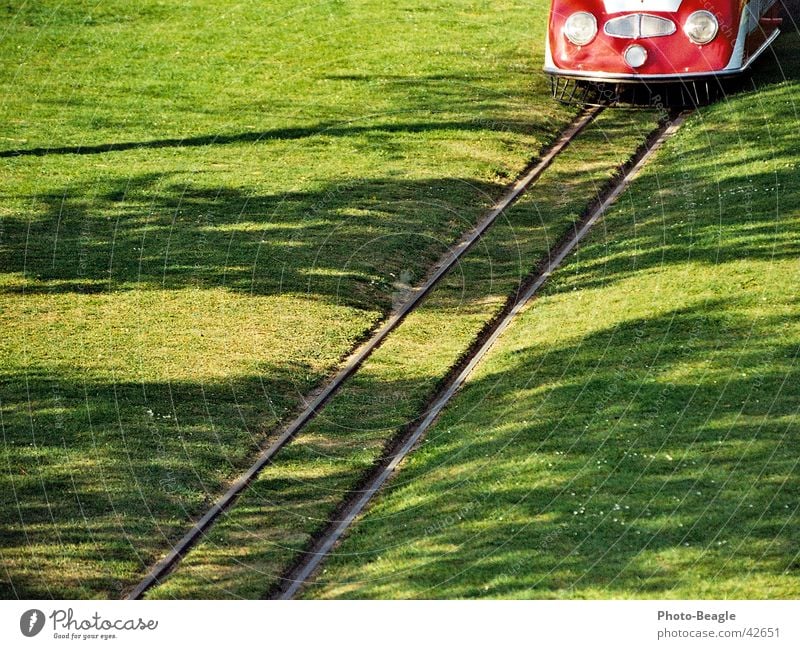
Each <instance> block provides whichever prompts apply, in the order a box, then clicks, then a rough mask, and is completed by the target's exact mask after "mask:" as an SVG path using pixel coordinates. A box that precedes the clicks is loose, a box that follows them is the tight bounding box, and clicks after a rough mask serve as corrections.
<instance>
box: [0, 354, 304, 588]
mask: <svg viewBox="0 0 800 649" xmlns="http://www.w3.org/2000/svg"><path fill="white" fill-rule="evenodd" d="M296 374H297V373H295V374H293V375H292V377H291V379H290V378H289V377H287V368H286V367H284V366H278V367H274V368H269V367H264V368H263V371H262V372H261V374H260V375H258V376H252V377H243V378H237V379H232V380H228V381H208V382H205V383H189V382H178V381H172V382H153V381H143V382H140V383H136V382H116V383H104V382H98V381H85V380H82V379H81V378H67V377H65V376H63V375H59V376H47V375H45V374H38V375H37V374H28V376H27V377H26V378H25V379H24V380H21V379H20V378H19V377H18V376H8V375H5V376H2V377H0V415H2V419H1V420H0V421H1V423H2V433H3V449H2V458H3V465H4V467H6V468H5V470H4V471H3V475H2V478H0V482H2V489H0V491H2V494H3V496H2V498H0V520H2V521H3V525H2V531H0V553H1V554H2V556H3V562H2V563H3V566H4V568H5V570H6V572H7V575H8V578H7V579H1V580H0V596H2V597H7V598H8V597H15V596H21V597H50V596H54V597H81V598H83V597H98V596H107V597H108V596H110V597H114V596H118V595H119V594H120V590H121V588H122V587H123V585H124V586H128V585H129V584H130V581H131V579H133V578H135V576H136V575H138V574H140V573H141V572H142V571H143V569H144V568H146V567H148V566H149V565H151V564H152V563H153V562H154V561H155V560H156V559H157V558H158V557H159V556H160V554H161V553H162V552H163V550H164V548H165V547H168V545H169V543H171V542H173V541H174V540H175V539H176V538H178V537H179V536H180V534H182V533H183V532H185V528H186V525H187V522H188V521H189V520H191V519H193V518H194V517H196V516H197V515H199V514H200V513H202V512H204V511H205V510H206V509H207V508H208V507H209V506H210V504H211V503H212V502H213V501H214V500H215V499H216V498H217V496H218V495H219V493H220V492H221V490H222V488H223V487H224V485H225V484H226V483H227V481H228V480H230V479H231V478H232V477H234V476H237V475H238V474H239V473H241V471H242V470H243V469H244V467H246V466H249V464H250V462H251V461H252V457H253V454H254V453H255V452H256V451H257V450H258V449H259V448H260V447H261V445H262V444H263V443H264V439H265V436H266V433H267V431H269V429H270V428H271V427H273V426H274V425H275V423H276V422H277V421H278V419H279V418H284V417H285V416H286V413H287V412H288V411H290V410H291V409H294V408H295V407H297V401H298V400H299V398H300V394H302V393H303V392H305V391H307V390H308V388H309V385H296V386H295V387H296V389H297V394H295V395H292V394H291V393H289V392H288V391H287V387H286V386H287V383H288V382H290V381H291V382H295V383H296V381H297V376H296ZM301 375H302V373H301ZM306 375H307V379H306V380H307V382H308V383H311V382H313V381H317V380H319V377H316V376H314V375H313V371H312V370H311V368H307V370H306ZM32 395H33V396H32Z"/></svg>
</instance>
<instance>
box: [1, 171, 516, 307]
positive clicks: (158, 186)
mask: <svg viewBox="0 0 800 649" xmlns="http://www.w3.org/2000/svg"><path fill="white" fill-rule="evenodd" d="M501 187H502V185H501V184H500V183H498V184H496V185H495V184H490V183H481V182H475V181H470V180H462V179H457V178H453V179H440V180H430V181H402V180H393V179H386V180H374V181H366V180H357V181H343V182H342V183H341V184H331V185H329V186H328V187H326V188H325V189H323V190H320V191H319V192H296V193H288V194H283V195H253V194H251V193H248V192H247V191H243V190H237V189H230V188H207V189H204V188H196V187H193V186H192V185H185V186H180V185H171V184H169V182H168V179H165V178H163V177H161V176H158V175H147V176H140V177H137V178H132V179H120V180H119V181H117V182H107V183H105V185H102V184H100V183H99V182H98V184H92V185H89V186H81V187H72V188H67V189H65V190H64V191H63V192H61V191H59V192H53V193H49V194H45V195H39V196H35V197H31V201H32V202H33V203H34V205H36V206H38V207H39V213H38V214H37V215H35V216H32V217H30V220H28V219H26V218H24V217H18V216H14V217H7V218H5V219H4V224H3V225H4V230H3V239H2V243H3V246H2V249H0V267H2V268H3V270H4V271H5V272H16V273H22V274H24V275H25V277H26V278H27V279H28V280H30V281H28V282H26V283H25V284H24V285H17V286H13V285H12V286H11V287H7V288H6V289H5V290H7V291H24V292H26V293H34V292H42V293H58V292H79V293H80V292H99V291H108V290H128V289H133V288H170V289H177V288H183V287H187V286H200V287H225V288H229V289H233V290H237V291H242V292H245V293H250V294H256V295H280V294H288V293H299V294H304V293H308V294H313V295H322V296H326V297H328V298H329V299H331V300H333V301H335V302H338V303H343V304H346V305H350V306H356V307H364V308H368V309H372V308H374V307H375V305H376V304H378V305H381V306H384V307H386V306H388V305H389V303H390V300H391V296H392V292H393V291H394V283H395V282H396V281H397V279H398V278H399V277H400V275H401V274H402V273H403V272H404V271H405V272H406V274H407V275H409V276H410V277H412V278H416V281H418V279H419V277H421V275H422V273H424V271H425V269H426V268H428V267H429V266H430V265H431V264H432V263H433V262H434V261H435V260H436V259H438V257H439V256H440V255H441V254H442V253H443V252H444V251H445V249H446V247H447V245H449V244H450V243H451V241H450V237H451V236H452V234H451V233H452V232H454V231H462V230H466V229H467V228H468V227H469V226H470V225H471V224H472V223H473V222H474V220H475V219H476V218H477V213H479V212H480V210H481V209H482V206H483V205H485V204H487V203H488V202H489V201H490V199H491V197H493V196H495V195H496V194H497V193H498V192H499V191H500V189H501ZM465 205H470V206H471V207H470V208H469V210H468V211H469V213H467V212H465V211H464V206H465ZM437 232H438V233H440V235H441V237H442V238H441V239H439V238H437V235H436V233H437Z"/></svg>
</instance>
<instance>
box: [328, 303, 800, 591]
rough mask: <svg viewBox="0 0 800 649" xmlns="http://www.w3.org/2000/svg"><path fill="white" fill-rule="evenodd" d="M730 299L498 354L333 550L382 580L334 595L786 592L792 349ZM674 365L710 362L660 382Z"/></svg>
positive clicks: (799, 526)
mask: <svg viewBox="0 0 800 649" xmlns="http://www.w3.org/2000/svg"><path fill="white" fill-rule="evenodd" d="M734 311H735V310H734V309H732V308H731V304H730V302H729V301H728V300H724V299H720V300H718V301H716V302H714V303H711V304H703V305H698V306H693V307H690V308H685V309H681V310H678V311H675V312H671V313H666V314H663V315H661V316H659V317H655V318H648V319H641V320H634V321H629V322H625V323H624V324H621V325H619V326H616V327H613V328H610V329H607V330H602V331H599V332H596V333H595V334H593V335H591V336H588V337H586V338H584V339H582V340H581V341H580V342H579V343H578V344H576V345H566V346H562V347H556V348H552V347H551V348H545V349H543V348H542V346H541V345H539V344H536V342H535V340H534V342H532V343H531V344H530V346H528V347H526V348H524V349H521V350H519V351H518V352H516V353H513V354H509V353H506V354H505V360H504V361H503V362H502V365H499V364H496V367H498V370H497V371H495V372H494V373H493V374H490V375H487V376H485V377H483V378H481V379H480V380H477V381H475V382H473V383H471V384H469V385H468V386H467V388H466V389H465V390H464V392H463V393H462V394H461V396H460V397H459V398H458V401H457V402H456V404H454V406H455V407H453V408H451V409H450V411H449V412H448V413H446V415H445V417H444V418H443V419H442V421H441V422H440V424H439V425H438V426H437V428H436V429H435V430H434V431H432V433H431V439H430V441H429V442H428V444H429V445H426V446H424V447H423V449H422V450H421V451H420V452H419V454H418V457H417V458H416V459H415V462H414V465H413V466H412V467H410V468H409V469H408V471H407V472H404V473H401V474H399V475H398V476H397V478H396V479H395V482H394V485H393V491H392V492H391V493H390V494H389V495H387V496H386V497H385V498H384V499H383V502H382V505H383V507H382V508H381V511H380V514H379V513H378V512H373V514H372V515H371V516H368V517H367V518H366V519H365V520H364V521H363V522H362V523H361V524H360V525H359V527H358V528H356V530H355V532H356V534H355V535H354V536H353V537H351V538H350V539H349V542H347V543H345V545H344V546H343V547H342V549H341V552H340V553H339V555H338V556H339V557H340V563H344V564H345V565H346V566H349V567H351V568H355V567H356V565H358V566H359V567H358V569H357V571H356V572H354V573H353V575H354V576H355V575H359V576H360V577H361V578H363V577H364V576H365V575H370V574H372V575H374V578H375V581H374V582H369V581H365V582H360V586H361V587H362V588H363V590H359V591H356V592H355V593H353V592H351V591H344V592H345V593H349V594H351V595H352V594H357V595H359V596H366V597H397V596H402V597H422V598H424V597H430V596H435V597H455V598H461V597H487V596H488V597H515V596H524V597H554V596H555V597H566V596H571V595H572V596H583V597H586V596H587V593H594V595H592V594H588V596H590V597H591V596H601V597H602V596H605V597H615V596H634V597H635V596H636V595H637V594H640V595H648V596H658V595H659V594H661V595H662V596H663V595H665V594H668V593H669V591H670V590H671V589H675V588H680V587H688V588H690V589H691V588H692V586H693V585H694V586H696V587H699V586H700V585H703V584H704V585H705V586H706V587H707V590H705V591H700V590H698V591H697V592H696V596H697V597H703V598H706V597H712V598H713V597H719V596H725V597H736V596H737V591H736V584H738V585H739V587H743V586H746V582H747V571H748V570H750V571H753V573H754V574H755V576H757V577H758V578H759V579H761V580H767V579H773V580H775V581H774V584H773V585H772V586H771V587H772V588H775V589H776V590H775V592H776V594H778V593H783V595H784V596H785V595H786V594H787V591H786V590H785V589H786V588H791V585H790V583H789V582H788V581H787V580H786V578H785V577H784V581H782V582H779V581H778V578H779V577H780V576H781V575H785V574H789V575H793V576H794V579H795V580H796V579H797V578H798V577H800V573H798V572H797V571H798V569H800V566H799V565H798V564H797V563H796V562H795V563H792V562H793V560H794V557H796V556H797V553H798V552H799V551H800V518H798V517H797V515H796V506H797V501H796V494H797V491H798V489H800V478H798V474H797V472H796V463H797V454H796V452H795V447H796V440H797V436H798V434H800V423H798V420H797V412H798V409H800V395H798V393H797V391H796V390H794V389H793V387H792V386H794V385H797V384H798V382H799V381H800V364H798V363H797V360H798V358H797V354H798V351H800V342H795V343H790V344H778V343H777V342H775V341H776V334H777V332H779V331H781V330H784V327H785V325H786V321H785V319H782V318H773V319H771V320H764V321H759V323H758V324H757V326H756V327H755V330H754V332H753V335H752V337H751V336H750V335H749V334H750V329H751V327H752V326H753V322H752V321H751V320H749V319H748V318H746V317H744V316H738V317H732V316H731V314H732V312H734ZM534 338H535V337H534ZM686 364H688V365H689V366H693V365H694V366H697V365H702V364H707V368H708V372H707V373H706V374H703V375H702V376H701V375H700V374H702V373H699V374H698V375H696V376H692V377H691V378H689V379H688V380H687V379H681V378H678V376H680V374H681V373H680V372H678V376H674V377H673V378H672V379H668V378H666V376H668V375H669V374H668V373H669V372H670V370H673V369H675V370H677V368H678V367H679V366H681V365H683V366H685V365H686ZM654 367H658V369H659V372H658V375H659V378H658V379H657V380H656V379H655V378H654V375H653V374H651V370H650V369H649V368H654ZM500 368H501V369H500ZM534 388H535V390H533V389H534ZM406 490H408V494H407V496H406V494H405V492H406ZM404 502H407V503H409V504H407V505H405V506H404V504H403V503H404ZM411 503H421V504H416V505H414V504H411ZM381 519H383V520H381ZM389 529H391V530H393V532H392V533H387V530H389ZM354 553H355V555H356V556H357V557H358V558H357V560H354V559H353V556H354ZM348 557H349V559H348ZM375 557H383V558H384V561H385V563H382V564H380V565H382V566H384V568H381V569H380V570H375V569H373V567H372V566H371V565H370V564H371V563H372V561H373V560H374V559H375ZM333 563H334V564H335V563H336V559H335V558H334V561H333ZM389 565H392V566H395V567H396V570H388V569H387V568H386V566H389ZM375 568H377V566H375ZM787 570H788V571H789V572H788V573H784V571H787ZM328 573H329V575H331V574H332V575H334V576H336V575H338V576H340V577H341V576H342V575H343V574H344V575H347V574H350V573H341V572H339V571H337V570H329V571H328ZM693 580H696V581H693ZM726 582H727V583H726ZM318 583H320V584H321V585H322V584H326V582H325V580H324V578H323V579H321V580H320V581H319V582H318ZM794 583H795V590H794V595H795V596H796V595H798V594H800V585H798V583H799V582H797V581H795V582H794ZM732 584H733V585H732ZM327 585H328V586H329V587H330V588H335V587H336V583H330V584H327ZM758 588H764V589H765V590H762V591H761V592H762V595H764V596H768V595H769V591H768V589H769V588H770V586H764V584H763V583H761V584H759V586H758ZM779 589H784V590H779ZM600 593H602V594H600ZM322 594H323V595H324V594H325V591H323V593H322ZM751 595H752V594H751ZM738 596H740V597H741V596H743V595H742V594H741V591H739V595H738Z"/></svg>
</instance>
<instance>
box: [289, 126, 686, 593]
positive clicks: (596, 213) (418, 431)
mask: <svg viewBox="0 0 800 649" xmlns="http://www.w3.org/2000/svg"><path fill="white" fill-rule="evenodd" d="M687 114H688V112H687V113H681V114H679V115H678V116H677V117H675V118H674V119H671V120H668V121H666V122H664V123H663V124H662V125H661V126H660V127H659V129H658V130H657V131H656V135H655V137H654V138H653V139H651V140H650V141H649V142H648V143H647V145H646V146H645V147H644V149H643V150H642V151H640V153H639V157H638V159H636V161H635V162H634V164H632V165H631V166H630V167H629V169H628V171H627V172H626V173H624V174H623V175H622V177H620V178H619V180H617V181H616V182H615V183H614V184H613V185H612V187H611V189H610V190H609V191H608V192H607V193H606V194H605V196H604V198H603V199H602V201H600V202H599V203H598V204H597V205H596V206H595V207H593V208H592V209H591V210H590V211H589V213H588V214H587V215H586V217H585V218H584V219H583V220H582V222H581V225H580V226H579V227H578V228H577V229H576V231H575V233H574V234H573V235H572V236H571V237H570V238H568V239H567V241H566V242H564V243H560V244H557V245H556V247H555V249H554V250H552V251H551V255H550V256H549V257H548V259H549V261H548V262H547V264H546V266H545V267H544V269H543V270H541V271H540V272H539V273H537V275H536V276H535V278H534V279H533V282H532V283H531V284H530V286H529V287H528V288H527V290H526V291H524V292H523V293H522V294H521V295H520V296H519V297H517V299H516V300H515V301H514V302H513V305H512V306H511V308H510V310H508V311H507V313H506V315H505V317H503V318H502V319H501V320H500V321H499V322H498V323H497V324H496V325H495V327H494V328H493V329H492V330H491V333H490V334H489V335H488V337H487V338H486V339H485V341H484V342H483V344H481V345H480V347H478V349H477V350H476V351H474V352H473V354H472V355H471V356H470V357H469V362H468V363H467V364H466V365H465V366H464V368H463V369H462V370H461V372H460V373H459V374H458V375H457V376H456V377H455V378H454V379H453V380H452V381H450V382H449V383H448V384H447V385H446V386H445V387H444V388H443V389H442V391H441V392H440V393H439V395H438V396H437V397H436V399H435V401H434V403H433V405H432V406H431V408H430V409H429V410H428V412H427V415H426V416H425V418H424V419H423V420H422V421H421V422H420V424H419V425H418V426H417V427H416V428H414V429H413V430H412V431H411V432H410V434H409V435H408V436H407V437H406V439H405V440H404V442H403V444H402V446H401V447H400V448H399V450H398V451H396V452H395V453H394V455H392V456H390V460H389V461H388V462H387V463H384V464H383V465H379V466H378V467H377V468H376V470H375V472H374V474H373V477H371V478H370V479H369V480H368V481H367V484H366V486H365V487H364V489H363V491H361V495H360V497H358V499H357V500H355V501H354V502H353V503H352V504H351V505H350V506H349V507H348V508H346V510H345V511H344V513H343V514H342V517H341V518H340V519H339V520H338V521H334V522H333V523H332V524H331V525H330V526H329V527H328V529H327V530H326V531H325V532H324V533H323V535H322V536H321V537H320V538H319V539H318V540H317V542H316V544H315V546H314V548H312V550H311V551H310V552H309V553H308V554H306V556H305V558H304V559H303V561H302V562H301V563H300V564H299V565H298V566H297V567H296V568H295V569H294V570H293V571H292V573H291V574H290V575H289V577H288V578H287V579H286V581H287V584H286V586H285V587H284V588H283V589H282V590H281V591H280V592H279V593H278V594H277V597H276V599H292V598H293V597H294V596H295V595H296V594H297V593H298V591H299V590H300V589H301V588H302V587H303V586H304V585H305V583H306V581H307V580H308V579H309V577H311V576H312V575H313V574H314V572H315V571H316V570H317V568H318V567H319V566H320V564H321V563H322V562H323V561H324V560H325V558H326V557H327V555H328V554H329V553H330V552H331V550H332V549H333V548H334V546H335V545H336V543H337V542H338V541H339V539H341V537H342V536H343V535H344V533H345V532H346V531H347V529H348V528H349V527H350V526H351V525H352V523H353V522H354V521H355V519H356V518H357V517H358V516H359V514H360V513H361V512H362V511H363V510H364V509H365V507H366V506H367V504H368V503H369V502H370V500H372V498H373V497H374V496H375V494H376V493H377V492H378V490H379V489H380V488H381V487H382V486H383V485H384V483H386V481H387V480H388V479H389V478H390V477H391V475H392V474H393V473H394V471H395V470H396V469H397V467H398V466H399V464H400V462H401V461H402V460H403V459H404V458H405V457H406V456H407V455H408V454H409V453H410V452H411V450H412V449H413V448H414V446H415V445H416V444H417V442H418V441H419V440H420V438H421V437H422V436H423V434H424V433H425V432H426V431H427V430H428V428H430V426H431V424H433V422H434V421H436V419H437V418H438V417H439V414H440V413H441V412H442V410H443V409H444V407H445V406H446V405H447V403H448V402H449V401H450V400H451V399H452V398H453V396H454V395H455V394H456V392H458V390H459V389H460V388H461V386H462V385H463V384H464V382H465V381H466V380H467V378H468V377H469V375H470V374H471V373H472V371H473V370H474V369H475V367H476V366H477V365H478V363H479V362H480V361H481V360H482V359H483V358H484V356H486V353H487V352H488V351H489V349H490V348H491V347H492V346H493V345H494V343H495V342H496V341H497V339H498V338H499V337H500V336H501V335H502V333H503V332H504V331H505V330H506V329H507V328H508V326H509V325H510V324H511V322H512V320H513V319H514V318H515V317H516V316H517V314H518V313H519V312H520V311H521V310H522V309H523V307H524V306H525V305H526V304H527V303H528V302H530V300H531V299H532V298H533V297H534V296H535V295H536V293H537V292H538V291H539V289H540V288H541V287H542V285H543V284H544V283H545V282H546V281H547V280H548V278H549V277H550V275H552V273H553V272H554V271H555V270H556V269H557V268H558V267H559V266H560V265H561V263H562V262H563V261H564V259H565V258H566V257H567V255H569V254H570V253H571V252H572V251H573V250H574V249H575V247H576V246H577V245H578V243H580V241H581V240H582V239H583V238H584V237H585V236H586V234H587V233H588V232H589V231H590V230H591V229H592V226H594V225H595V223H597V221H598V220H599V219H600V218H601V217H602V216H603V214H605V212H606V210H608V208H609V207H610V206H611V205H612V204H613V203H614V202H615V201H616V200H617V198H619V196H620V194H622V192H623V191H625V189H626V188H627V186H628V185H629V184H630V182H631V181H632V180H633V179H634V178H635V177H636V176H637V175H638V174H639V172H640V171H641V170H642V168H643V167H644V166H645V165H646V164H647V162H648V161H649V159H650V158H651V157H652V155H653V154H654V153H655V152H656V151H657V150H658V149H659V148H660V147H661V145H662V144H663V143H664V142H666V140H668V139H669V138H670V137H672V135H674V134H675V132H676V131H677V130H678V129H679V128H680V126H681V125H682V124H683V122H684V120H685V117H686V115H687Z"/></svg>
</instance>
